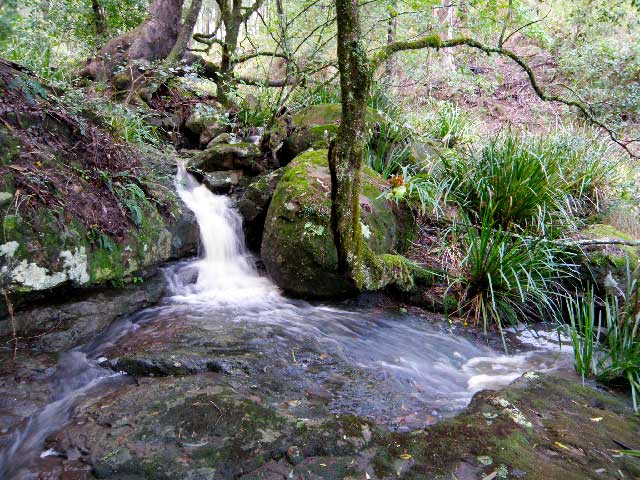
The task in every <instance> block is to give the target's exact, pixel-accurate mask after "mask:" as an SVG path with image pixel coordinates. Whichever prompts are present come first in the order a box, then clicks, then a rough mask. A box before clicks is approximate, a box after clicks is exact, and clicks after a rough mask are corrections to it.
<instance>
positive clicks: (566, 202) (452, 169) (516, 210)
mask: <svg viewBox="0 0 640 480" xmlns="http://www.w3.org/2000/svg"><path fill="white" fill-rule="evenodd" d="M557 158H558V157H557V156H556V155H555V152H554V149H553V148H551V147H550V146H549V145H547V144H546V142H545V141H544V140H538V139H533V140H532V139H529V140H525V139H522V138H520V137H518V136H516V135H512V134H505V135H502V136H499V137H496V138H494V139H492V140H490V141H489V143H488V144H487V145H486V146H484V147H483V148H482V149H480V150H479V151H471V152H469V153H466V154H462V155H458V156H451V155H450V156H447V157H444V158H443V163H444V169H445V171H446V172H447V173H448V175H449V176H450V177H451V179H452V182H453V188H452V194H453V195H454V197H455V201H456V203H458V204H459V205H460V206H461V207H462V208H463V209H465V210H466V211H467V212H469V214H470V215H471V216H472V217H473V220H474V221H476V222H477V221H479V219H481V218H484V217H485V216H487V215H489V216H490V217H491V218H492V219H493V220H494V222H495V223H496V224H497V225H499V226H500V227H501V228H503V229H507V230H513V229H516V230H521V231H522V230H526V229H527V228H529V227H532V226H533V227H535V228H536V229H537V230H539V231H542V232H545V231H546V230H547V228H546V227H549V226H553V225H567V224H571V223H573V221H574V215H573V204H574V202H573V199H572V197H571V196H570V195H569V193H568V188H567V184H566V181H565V178H564V176H563V174H562V169H561V165H560V164H559V163H558V161H557Z"/></svg>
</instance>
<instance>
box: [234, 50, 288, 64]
mask: <svg viewBox="0 0 640 480" xmlns="http://www.w3.org/2000/svg"><path fill="white" fill-rule="evenodd" d="M257 57H276V58H283V59H285V60H286V61H287V62H289V61H291V59H290V58H289V56H288V55H287V54H285V53H278V52H254V53H247V54H245V55H240V56H239V57H235V58H233V59H232V63H233V64H234V65H236V64H238V63H244V62H247V61H249V60H253V59H254V58H257Z"/></svg>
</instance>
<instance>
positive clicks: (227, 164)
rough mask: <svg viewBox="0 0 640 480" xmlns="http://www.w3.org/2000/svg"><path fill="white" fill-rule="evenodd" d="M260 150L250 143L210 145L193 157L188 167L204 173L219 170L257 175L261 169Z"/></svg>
mask: <svg viewBox="0 0 640 480" xmlns="http://www.w3.org/2000/svg"><path fill="white" fill-rule="evenodd" d="M260 155H261V152H260V148H258V147H257V146H256V145H254V144H252V143H234V144H228V143H222V144H217V145H212V146H211V147H209V148H207V149H206V150H203V151H202V152H200V153H199V154H197V155H195V156H194V157H193V158H192V159H191V161H190V162H189V167H194V168H199V169H200V170H203V171H205V172H216V171H220V170H243V171H245V172H248V173H259V172H260V171H261V167H260V165H259V163H258V159H259V157H260Z"/></svg>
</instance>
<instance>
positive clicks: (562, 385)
mask: <svg viewBox="0 0 640 480" xmlns="http://www.w3.org/2000/svg"><path fill="white" fill-rule="evenodd" d="M290 405H291V403H290V402H288V403H287V402H276V401H274V399H273V397H270V396H269V395H265V394H264V393H263V392H261V391H260V390H258V391H256V389H253V388H251V386H250V385H248V386H246V385H245V386H243V385H240V384H238V383H237V382H235V381H234V380H233V379H231V380H230V379H229V378H227V377H224V376H221V375H219V374H214V373H205V374H200V375H194V376H189V377H170V378H163V379H152V378H143V379H139V380H138V382H137V384H135V385H126V386H123V387H120V388H119V389H117V390H115V391H113V392H112V393H110V394H109V395H107V396H105V397H103V398H101V399H99V400H95V399H93V400H89V401H87V402H85V403H83V404H82V405H81V406H80V407H79V409H78V412H77V413H76V415H75V417H74V420H73V423H72V424H70V425H69V426H68V427H67V428H65V429H64V430H63V431H61V432H59V433H58V434H56V435H53V436H51V437H50V438H49V440H48V442H47V446H48V447H49V448H52V449H53V450H55V451H56V452H59V456H58V457H48V458H46V459H43V460H39V461H38V463H39V466H40V468H42V469H43V471H46V472H49V474H50V475H52V476H53V477H52V478H55V475H61V474H62V472H65V473H67V474H71V473H73V474H74V475H77V477H74V478H118V479H122V478H128V479H129V478H130V479H134V478H135V479H138V478H139V479H143V478H171V479H182V478H184V479H187V478H188V479H192V478H207V479H218V478H220V479H227V478H244V479H284V478H296V479H315V478H322V479H344V478H372V479H382V478H398V477H400V478H434V479H437V478H452V477H451V475H452V474H455V475H456V476H457V478H466V479H481V478H486V477H487V476H489V478H530V479H551V478H566V479H585V478H619V472H622V473H623V475H628V476H629V477H630V478H633V477H634V476H637V475H638V473H640V462H639V461H638V460H637V459H632V458H631V457H623V456H620V455H617V454H615V452H614V450H616V449H618V448H619V444H620V443H623V444H634V442H637V438H638V434H639V433H640V424H639V422H638V420H637V419H634V418H633V417H632V416H631V415H630V412H629V410H628V406H627V405H626V404H625V403H623V402H621V401H620V400H618V399H616V398H615V397H611V396H610V395H607V394H604V393H599V392H595V391H593V390H591V389H589V388H585V387H581V386H578V385H576V384H575V383H574V382H572V381H570V380H567V379H565V378H558V377H553V376H548V377H547V376H540V375H531V374H529V375H527V376H525V377H523V378H522V379H521V380H519V381H518V382H517V383H516V384H514V385H513V386H512V387H510V388H508V389H507V390H505V391H503V392H499V393H498V392H483V393H480V394H478V395H476V397H475V398H474V400H473V401H472V404H471V405H470V407H469V408H468V409H467V410H466V411H465V412H464V413H462V414H460V415H458V416H456V417H453V418H451V419H448V420H445V421H443V422H441V423H439V424H437V425H435V426H432V427H428V428H425V429H418V430H413V431H410V432H406V433H402V432H389V431H388V430H386V429H383V428H380V427H379V426H377V425H376V424H375V423H373V422H372V421H371V420H368V419H363V418H359V417H357V416H353V415H348V414H325V415H323V416H321V417H318V416H316V417H310V416H300V415H299V414H297V413H296V412H295V410H294V409H292V407H291V406H290ZM594 419H595V420H594ZM491 475H493V476H491ZM498 475H500V476H498Z"/></svg>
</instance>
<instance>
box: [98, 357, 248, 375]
mask: <svg viewBox="0 0 640 480" xmlns="http://www.w3.org/2000/svg"><path fill="white" fill-rule="evenodd" d="M110 367H111V368H112V369H113V370H115V371H117V372H126V373H128V374H129V375H134V376H141V377H154V376H156V377H167V376H182V375H194V374H197V373H202V372H207V371H209V372H216V373H223V374H231V373H233V372H234V371H237V370H238V369H242V365H240V364H239V363H238V362H230V361H226V360H218V359H213V358H206V357H202V356H197V355H172V354H164V355H158V354H154V355H131V356H127V357H122V358H118V359H116V360H113V361H111V362H110Z"/></svg>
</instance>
